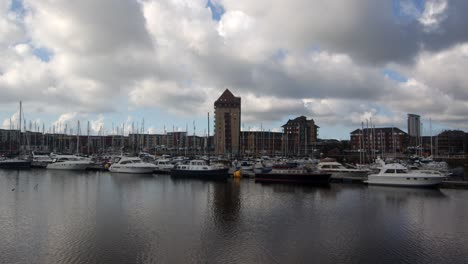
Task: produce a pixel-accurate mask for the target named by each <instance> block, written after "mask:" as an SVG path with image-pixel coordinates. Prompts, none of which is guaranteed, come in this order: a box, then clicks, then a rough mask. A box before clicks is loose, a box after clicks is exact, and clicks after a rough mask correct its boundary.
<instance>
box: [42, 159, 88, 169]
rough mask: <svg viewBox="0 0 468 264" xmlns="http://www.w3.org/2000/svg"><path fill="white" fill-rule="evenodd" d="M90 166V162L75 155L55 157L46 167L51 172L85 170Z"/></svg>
mask: <svg viewBox="0 0 468 264" xmlns="http://www.w3.org/2000/svg"><path fill="white" fill-rule="evenodd" d="M90 165H91V160H90V159H87V158H82V157H78V156H75V155H57V156H55V157H54V158H53V159H52V163H50V164H48V165H47V166H46V168H47V169H51V170H86V168H88V166H90Z"/></svg>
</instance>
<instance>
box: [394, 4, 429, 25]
mask: <svg viewBox="0 0 468 264" xmlns="http://www.w3.org/2000/svg"><path fill="white" fill-rule="evenodd" d="M425 3H426V0H393V15H394V16H395V17H397V18H399V19H400V20H405V21H412V20H415V19H418V18H419V16H420V15H421V14H422V13H423V12H424V5H425Z"/></svg>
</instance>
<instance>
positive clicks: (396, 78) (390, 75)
mask: <svg viewBox="0 0 468 264" xmlns="http://www.w3.org/2000/svg"><path fill="white" fill-rule="evenodd" d="M382 74H383V75H384V76H386V77H388V78H390V79H392V80H394V81H397V82H407V81H408V78H406V77H405V76H403V75H402V74H401V73H399V72H397V71H394V70H391V69H383V70H382Z"/></svg>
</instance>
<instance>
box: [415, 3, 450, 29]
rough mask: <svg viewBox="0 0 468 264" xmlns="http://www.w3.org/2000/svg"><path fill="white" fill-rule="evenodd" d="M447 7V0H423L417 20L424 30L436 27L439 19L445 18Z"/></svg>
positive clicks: (439, 21)
mask: <svg viewBox="0 0 468 264" xmlns="http://www.w3.org/2000/svg"><path fill="white" fill-rule="evenodd" d="M447 7H448V0H428V1H426V2H425V7H424V12H423V13H422V14H421V16H420V17H419V22H420V23H421V24H423V25H424V27H425V29H426V31H431V30H435V29H438V27H439V24H440V23H441V21H442V20H443V19H445V18H446V14H445V11H446V10H447Z"/></svg>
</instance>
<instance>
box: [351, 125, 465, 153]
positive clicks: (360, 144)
mask: <svg viewBox="0 0 468 264" xmlns="http://www.w3.org/2000/svg"><path fill="white" fill-rule="evenodd" d="M414 142H420V144H418V145H415V144H414ZM350 148H351V150H352V151H356V152H367V153H374V152H378V153H383V154H385V153H409V154H412V153H414V154H424V155H431V154H432V155H458V154H465V153H467V151H468V133H465V132H464V131H461V130H445V131H443V132H441V133H439V134H438V135H436V136H432V137H431V136H420V138H418V139H415V138H414V137H411V136H409V135H408V134H407V133H406V132H404V131H402V130H401V129H399V128H397V127H384V128H364V129H356V130H354V131H352V132H351V134H350Z"/></svg>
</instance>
